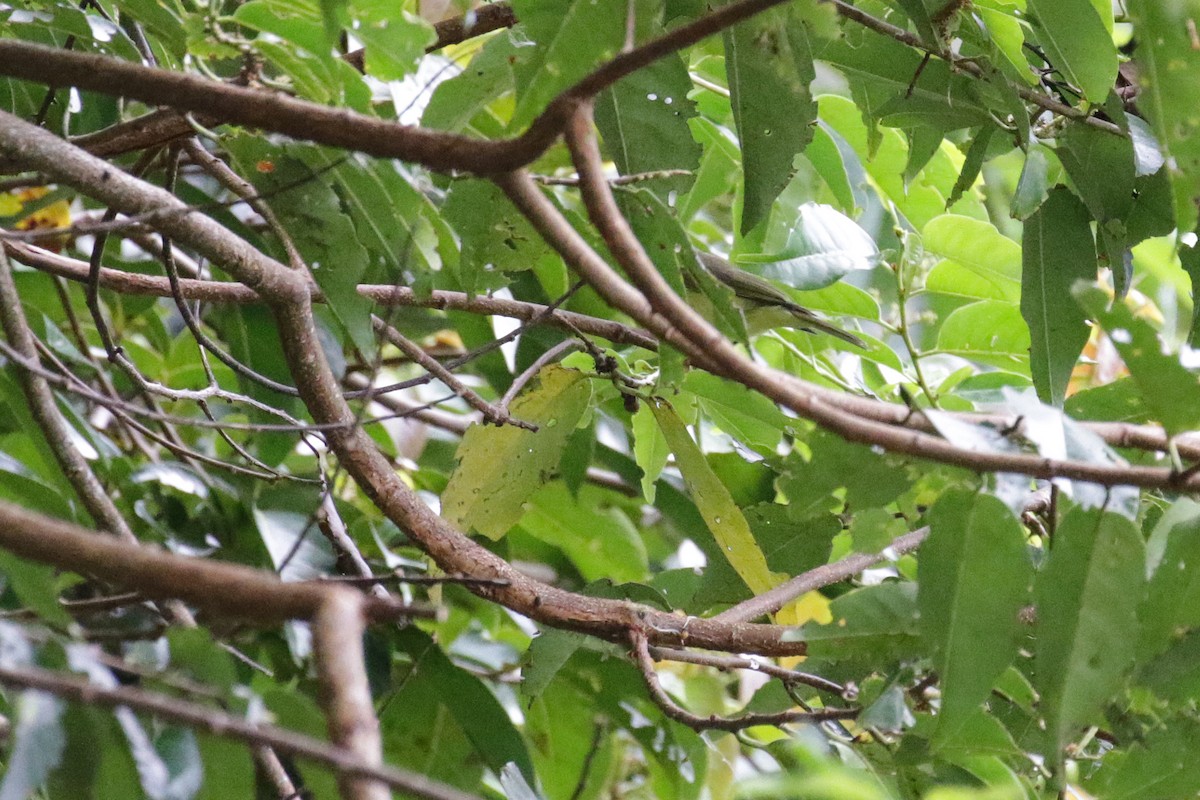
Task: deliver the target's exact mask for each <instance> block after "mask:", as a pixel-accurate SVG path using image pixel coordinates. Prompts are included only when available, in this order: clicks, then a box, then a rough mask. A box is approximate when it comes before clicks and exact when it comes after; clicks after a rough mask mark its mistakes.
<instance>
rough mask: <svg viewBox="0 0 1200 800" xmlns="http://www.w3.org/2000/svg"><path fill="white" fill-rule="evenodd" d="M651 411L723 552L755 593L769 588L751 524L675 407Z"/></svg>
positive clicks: (771, 579)
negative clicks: (713, 469) (714, 470)
mask: <svg viewBox="0 0 1200 800" xmlns="http://www.w3.org/2000/svg"><path fill="white" fill-rule="evenodd" d="M652 410H653V411H654V417H655V419H657V420H658V424H659V426H660V427H661V428H662V432H663V436H665V437H666V440H667V444H668V445H669V446H670V448H671V452H673V453H674V454H675V463H676V465H677V466H678V467H679V472H680V474H682V475H683V480H684V483H686V484H687V487H688V492H689V493H690V494H691V496H692V500H693V501H694V502H695V504H696V509H697V510H698V511H699V512H700V515H701V516H702V517H703V518H704V522H705V524H706V525H707V526H708V529H709V531H710V532H711V533H712V535H713V538H714V539H716V541H717V544H718V546H719V547H720V548H721V552H722V554H723V555H724V556H725V558H726V559H727V560H728V561H729V564H730V565H731V566H732V567H733V569H734V570H735V571H736V572H737V574H738V576H739V577H740V578H741V579H742V580H743V581H745V583H746V585H747V586H748V587H750V590H751V591H752V592H755V593H756V594H757V593H760V592H765V591H766V590H767V589H770V588H771V587H772V586H774V585H775V583H776V581H775V578H774V576H773V575H772V574H771V570H770V568H769V567H768V566H767V559H766V556H764V555H763V552H762V550H760V549H759V547H758V543H757V542H756V541H754V536H753V534H751V532H750V525H749V523H747V522H746V517H745V515H743V514H742V510H741V509H740V508H738V506H737V503H735V502H734V500H733V496H732V495H731V494H730V493H729V489H727V488H726V487H725V484H723V483H722V482H721V479H720V478H718V477H717V475H716V473H715V472H713V471H712V467H710V466H709V464H708V462H707V461H706V460H705V458H704V453H703V452H701V450H700V448H699V447H698V446H697V445H696V442H695V441H694V440H693V439H692V437H691V434H689V433H688V431H687V428H686V427H684V425H683V421H682V420H681V419H679V416H678V415H677V414H676V413H675V411H674V409H672V408H671V407H670V406H669V405H667V404H666V403H655V404H653V406H652Z"/></svg>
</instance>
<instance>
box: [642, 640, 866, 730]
mask: <svg viewBox="0 0 1200 800" xmlns="http://www.w3.org/2000/svg"><path fill="white" fill-rule="evenodd" d="M629 638H630V641H631V642H632V644H633V660H634V662H635V663H636V664H637V667H638V671H639V672H640V673H641V674H642V681H643V682H644V683H645V684H646V690H647V691H648V692H649V693H650V698H651V699H652V700H653V701H654V703H655V705H657V706H658V707H659V708H660V709H662V712H663V713H664V714H666V715H667V716H668V717H670V718H671V719H673V720H675V721H676V722H679V723H681V724H683V725H687V726H688V727H689V728H693V729H695V730H698V731H704V730H715V731H740V730H745V729H746V728H752V727H754V726H755V725H788V724H791V723H795V722H809V723H812V722H826V721H829V720H835V719H854V718H855V717H857V716H858V715H859V714H860V713H862V712H861V709H857V708H823V709H820V710H816V711H780V712H778V713H775V714H750V713H747V714H742V715H740V716H736V717H718V716H717V715H715V714H713V715H711V716H707V717H702V716H700V715H699V714H693V713H692V712H690V711H688V710H687V709H685V708H682V707H680V706H679V705H677V704H676V703H675V701H674V700H672V699H671V696H670V695H668V694H667V693H666V692H665V691H664V690H663V688H662V684H661V683H660V682H659V680H658V675H657V673H656V672H655V671H654V659H652V658H651V657H650V646H649V643H648V642H647V641H646V635H645V634H644V633H642V632H641V631H639V630H636V629H635V630H631V631H630V633H629Z"/></svg>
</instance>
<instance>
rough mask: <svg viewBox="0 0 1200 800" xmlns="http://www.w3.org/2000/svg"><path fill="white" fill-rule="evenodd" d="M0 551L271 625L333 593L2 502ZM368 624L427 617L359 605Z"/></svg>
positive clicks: (298, 615)
mask: <svg viewBox="0 0 1200 800" xmlns="http://www.w3.org/2000/svg"><path fill="white" fill-rule="evenodd" d="M0 547H2V548H4V549H5V550H8V551H9V552H11V553H13V554H15V555H17V556H20V557H21V558H26V559H29V560H30V561H37V562H39V563H42V564H50V565H52V566H55V567H58V568H59V569H65V570H70V571H72V572H77V573H79V574H81V575H90V576H92V577H95V578H98V579H100V580H102V581H105V582H106V583H109V584H111V585H113V586H121V587H124V588H127V589H133V590H136V591H138V592H140V593H141V594H142V596H143V597H146V598H147V599H151V600H162V599H170V598H178V599H180V600H183V601H185V602H187V603H188V604H190V605H194V606H196V607H198V608H200V609H201V610H203V611H207V612H209V613H212V614H216V615H218V616H222V617H233V618H235V619H244V620H247V621H250V622H254V623H257V624H260V625H273V624H276V623H278V622H282V621H284V620H289V619H311V618H312V617H313V615H314V614H316V611H317V609H318V608H319V607H320V605H321V603H322V602H324V600H325V597H326V596H327V594H328V592H329V590H330V589H331V588H337V587H336V586H332V585H330V584H323V583H316V582H312V583H283V582H282V581H280V580H279V579H278V577H276V576H275V575H274V574H273V573H269V572H262V571H260V570H256V569H251V568H250V567H244V566H241V565H238V564H226V563H222V562H219V561H212V560H209V559H201V558H186V557H184V556H177V555H174V554H172V553H166V552H163V551H161V550H153V549H150V548H146V547H139V546H136V545H131V544H124V543H122V542H118V541H115V540H113V539H111V538H108V537H103V536H97V535H96V533H95V532H94V531H89V530H87V529H86V528H80V527H78V526H76V525H72V524H71V523H69V522H63V521H62V520H57V519H53V518H52V517H47V516H43V515H41V514H36V513H34V512H32V511H27V510H25V509H23V508H20V507H18V506H15V505H12V504H11V503H3V502H0ZM364 602H365V603H366V608H367V613H368V614H369V616H370V617H371V619H372V620H373V621H376V622H387V621H394V620H399V619H406V618H410V617H415V616H430V615H431V613H432V612H431V611H430V610H429V609H421V608H414V607H412V606H409V605H405V604H404V603H400V602H398V601H394V600H385V599H381V598H376V597H368V598H366V599H365V600H364Z"/></svg>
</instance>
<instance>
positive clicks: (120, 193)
mask: <svg viewBox="0 0 1200 800" xmlns="http://www.w3.org/2000/svg"><path fill="white" fill-rule="evenodd" d="M0 154H2V155H4V156H7V157H9V158H12V159H14V160H16V161H17V162H19V163H20V164H21V165H22V166H23V168H27V169H36V170H43V171H45V172H46V173H47V174H49V175H52V176H54V178H55V179H56V180H58V181H60V182H62V183H66V184H69V185H71V186H74V187H75V188H77V189H79V190H81V191H83V192H85V193H87V194H89V195H91V196H93V197H96V198H97V199H100V200H102V201H103V202H104V203H107V204H108V205H110V206H113V207H116V208H119V209H122V210H123V211H126V212H127V213H128V212H133V213H139V212H142V211H151V210H153V211H154V212H155V213H156V214H157V222H156V225H157V226H158V227H159V228H160V229H161V230H162V231H163V232H164V233H166V234H167V235H168V236H170V237H172V238H173V239H175V240H177V241H179V242H181V243H185V244H187V245H188V246H190V247H192V248H194V249H195V250H196V251H197V252H198V253H200V254H202V255H203V256H205V257H206V258H208V259H210V260H212V261H213V262H214V263H215V264H216V265H217V266H219V267H221V268H222V269H224V270H225V271H226V272H228V273H229V274H230V275H232V276H233V277H234V278H236V279H237V280H240V281H241V282H243V283H245V284H248V285H251V286H253V287H254V288H255V289H256V290H257V291H258V292H259V295H260V296H261V297H262V298H263V301H264V302H266V303H267V304H268V305H269V306H270V307H271V310H272V311H273V312H274V314H275V319H276V322H277V324H278V325H279V329H280V338H281V340H282V342H283V346H284V354H285V356H286V358H287V361H288V366H289V368H290V370H291V373H292V377H293V378H294V379H295V381H296V385H297V388H299V389H300V391H301V395H302V398H303V400H304V402H305V405H306V406H307V407H308V409H309V412H310V413H311V414H312V416H313V419H314V420H315V421H316V422H317V423H319V424H322V425H330V426H331V427H328V428H326V432H325V433H326V441H327V443H328V445H329V447H330V448H331V449H332V450H333V451H334V452H335V453H336V454H337V456H338V459H339V462H340V464H341V466H342V467H343V468H344V469H345V470H346V471H347V472H348V473H349V474H350V475H351V476H352V477H353V478H354V479H355V481H357V483H358V484H359V486H361V487H362V489H363V492H364V493H365V494H366V496H367V497H368V498H369V499H370V500H371V501H372V502H374V503H375V504H376V506H377V507H378V508H379V509H380V510H382V511H383V513H384V514H386V515H387V516H388V517H389V518H390V519H391V520H392V521H393V522H395V523H396V525H398V526H399V527H400V528H401V530H404V531H407V532H408V533H409V535H410V537H411V538H412V540H413V542H414V543H415V544H417V545H418V546H420V547H421V548H422V549H424V550H425V551H426V552H427V553H429V555H430V556H432V557H433V559H434V560H435V561H436V562H437V563H438V564H439V565H440V566H441V567H442V568H443V569H444V570H445V571H446V572H449V573H451V574H463V575H473V576H478V577H482V578H492V579H496V580H497V581H498V583H497V584H495V585H473V586H471V587H470V588H471V590H472V591H473V592H475V593H476V594H479V595H481V596H483V597H486V598H489V599H491V600H494V601H496V602H499V603H502V604H503V605H505V606H507V607H509V608H511V609H513V610H515V611H518V612H519V613H522V614H524V615H526V616H528V617H531V618H532V619H534V620H536V621H539V622H542V623H545V624H548V625H553V626H556V627H562V628H569V629H572V630H576V631H580V632H583V633H589V634H592V635H595V636H601V637H604V638H607V639H611V640H614V641H624V640H625V639H626V638H627V635H628V630H629V628H630V627H631V626H632V625H634V624H639V625H642V626H643V627H644V628H646V629H648V630H651V631H653V638H654V640H655V644H666V645H681V644H684V643H690V644H692V645H695V646H697V647H704V648H708V649H713V650H730V651H736V652H745V653H762V654H765V655H800V654H803V652H804V643H803V642H791V641H786V642H785V641H783V640H782V633H783V629H782V628H779V627H776V626H773V625H754V624H737V625H726V624H723V623H718V624H713V623H711V622H709V621H708V620H705V619H698V618H691V617H681V616H677V615H674V614H667V613H664V612H662V611H659V610H657V609H652V608H648V607H645V606H641V605H638V604H635V603H629V602H624V601H617V600H609V599H604V598H595V597H587V596H584V595H578V594H574V593H572V592H568V591H564V590H562V589H558V588H556V587H553V586H548V585H546V584H543V583H540V582H539V581H536V580H533V579H531V578H529V577H528V576H526V575H523V574H522V573H520V572H518V571H517V570H515V569H513V568H512V566H511V565H510V564H508V563H507V562H506V561H504V560H503V559H502V558H500V557H499V556H497V555H495V554H494V553H492V552H490V551H489V550H487V549H486V548H483V547H481V546H480V545H478V544H476V543H475V542H473V541H472V540H471V539H469V538H467V537H466V536H465V535H464V534H463V533H462V531H459V530H458V529H456V528H455V527H454V526H452V525H451V524H449V523H448V522H447V521H446V520H444V519H442V518H441V517H439V516H438V515H437V514H436V513H434V512H433V511H432V510H431V509H430V508H429V506H427V505H426V504H425V502H424V501H423V500H422V499H421V497H420V496H419V495H418V494H417V493H416V492H414V491H413V490H412V489H410V488H409V487H408V486H407V485H406V484H405V483H404V481H403V480H401V479H400V478H399V477H398V476H397V475H396V472H395V469H394V468H393V467H392V465H391V464H390V463H389V462H388V460H387V458H385V457H384V456H383V454H382V453H380V452H379V450H378V448H377V447H376V446H375V443H374V442H373V441H372V440H371V438H370V437H369V436H367V434H366V433H365V432H363V431H362V429H361V428H360V427H359V426H358V425H357V424H356V421H357V417H356V415H355V414H354V412H353V411H352V410H351V409H350V407H349V406H348V405H347V404H346V401H345V398H344V397H343V396H342V392H341V388H340V386H339V384H338V382H337V379H336V378H335V377H334V375H333V372H332V371H331V369H330V367H329V363H328V361H326V359H325V357H324V352H323V348H322V346H321V341H320V339H319V337H318V335H317V328H316V323H315V320H314V319H313V308H312V305H311V289H310V287H309V284H308V283H307V282H306V280H305V279H304V278H303V277H302V276H300V275H299V274H297V273H296V272H295V271H293V270H290V269H288V268H287V267H286V266H284V265H283V264H280V263H279V262H277V261H274V260H273V259H270V258H268V257H266V256H264V255H263V254H261V253H259V252H258V251H257V250H255V249H254V248H253V247H252V246H250V245H249V244H248V243H247V242H245V241H244V240H242V239H240V238H238V237H237V236H235V235H234V234H233V233H231V232H230V231H228V230H226V229H224V228H222V227H221V226H220V225H218V224H217V223H216V222H214V221H212V220H210V219H208V218H207V217H204V216H202V215H200V214H198V213H195V212H192V211H191V210H189V209H187V207H186V206H184V205H183V204H182V203H181V202H180V201H179V200H178V199H177V198H175V197H172V196H171V195H170V194H168V193H167V192H164V191H162V190H160V189H156V188H154V187H152V186H149V185H147V184H145V183H143V182H142V181H139V180H137V179H136V178H133V177H131V176H129V175H126V174H124V173H122V172H120V171H118V170H115V169H113V168H112V167H111V166H109V165H108V164H107V163H105V162H103V161H101V160H100V159H98V158H95V157H94V156H91V155H89V154H87V153H84V152H83V151H81V150H79V149H78V148H74V147H71V146H69V145H67V144H66V143H64V142H63V141H62V140H61V139H58V138H57V137H55V136H54V135H53V134H51V133H49V132H47V131H44V130H41V129H39V128H37V127H36V126H33V125H30V124H29V123H26V122H23V121H21V120H19V119H17V118H16V117H13V116H12V115H9V114H3V113H0ZM1198 480H1200V479H1198ZM30 557H33V556H30Z"/></svg>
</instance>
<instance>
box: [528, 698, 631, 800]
mask: <svg viewBox="0 0 1200 800" xmlns="http://www.w3.org/2000/svg"><path fill="white" fill-rule="evenodd" d="M525 724H526V731H527V733H528V737H529V741H530V744H531V745H532V750H533V760H534V763H535V764H536V766H537V771H538V778H540V779H541V785H542V787H543V791H544V792H545V794H546V796H547V797H551V798H571V797H577V798H579V800H599V798H601V797H603V796H604V794H603V789H604V787H605V786H606V785H607V776H608V774H609V770H611V769H612V767H613V766H615V765H614V764H613V762H614V760H615V759H616V758H619V756H620V754H621V753H622V752H623V750H622V749H621V748H620V747H617V746H614V743H613V739H614V737H613V736H604V735H603V734H604V732H605V730H604V729H605V728H607V727H608V726H609V725H610V724H611V722H610V721H609V720H608V719H607V716H606V715H605V714H604V713H603V711H602V710H601V708H600V707H599V705H598V703H597V698H596V697H595V696H594V693H593V692H592V691H590V690H589V689H588V688H585V687H584V686H580V685H577V684H576V683H575V682H574V681H570V680H561V681H555V682H554V683H553V684H551V685H550V687H549V688H548V689H547V690H546V692H545V694H544V695H542V696H541V697H539V698H538V700H537V701H535V702H534V703H532V704H531V705H530V707H529V709H528V711H527V712H526V723H525Z"/></svg>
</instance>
